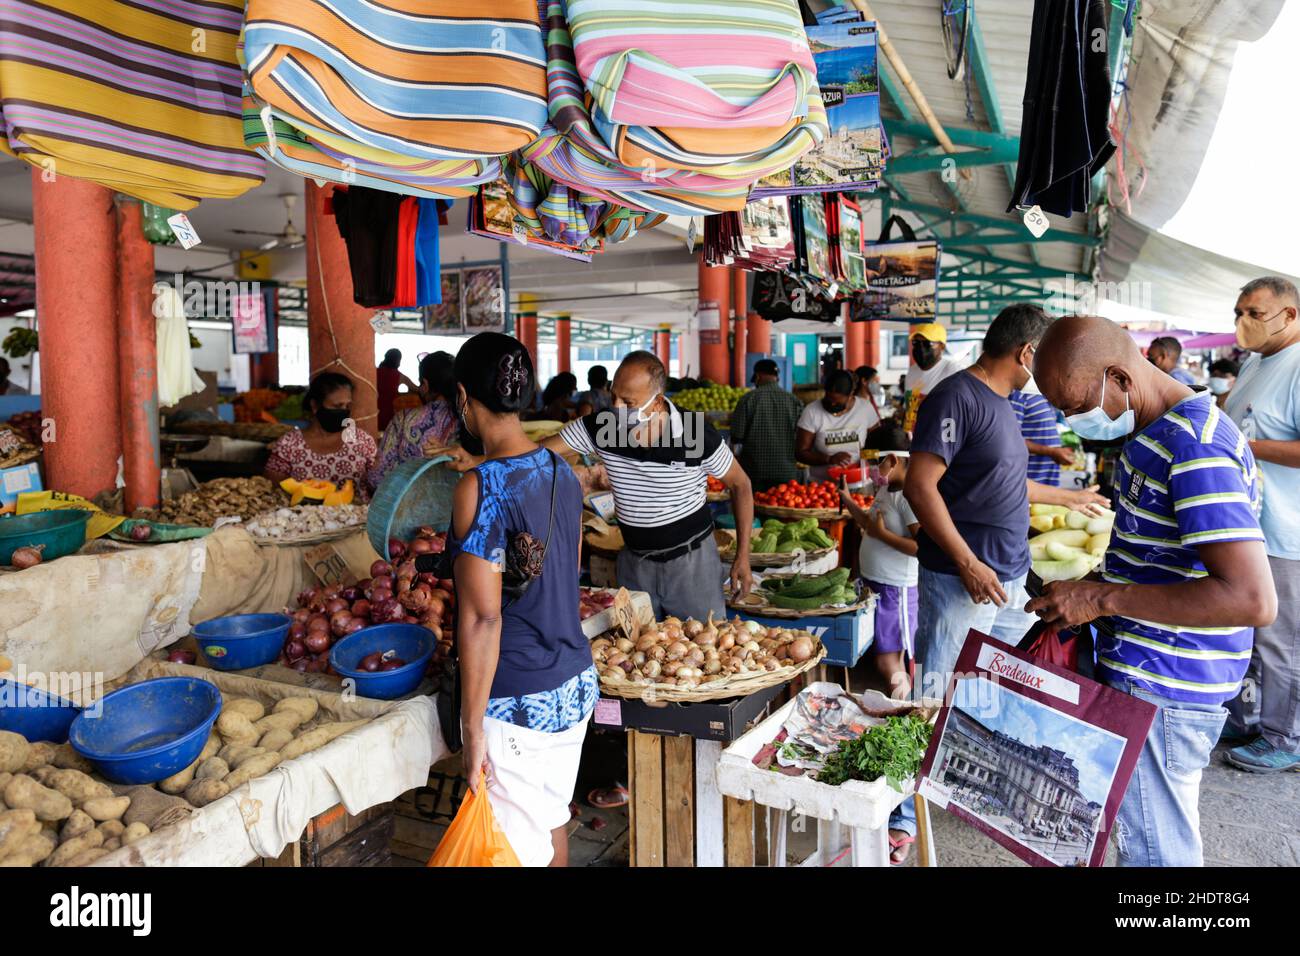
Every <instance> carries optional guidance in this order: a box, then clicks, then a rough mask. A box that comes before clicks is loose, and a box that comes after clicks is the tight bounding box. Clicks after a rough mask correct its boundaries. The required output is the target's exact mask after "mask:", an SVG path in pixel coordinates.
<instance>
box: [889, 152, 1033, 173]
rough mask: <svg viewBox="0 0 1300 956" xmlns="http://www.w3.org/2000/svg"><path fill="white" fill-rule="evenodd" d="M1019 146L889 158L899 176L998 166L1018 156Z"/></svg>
mask: <svg viewBox="0 0 1300 956" xmlns="http://www.w3.org/2000/svg"><path fill="white" fill-rule="evenodd" d="M1019 152H1020V147H1019V146H1014V147H1013V146H1011V145H1010V144H1007V145H1003V146H998V147H996V148H994V149H971V150H967V151H965V152H962V153H941V154H939V155H937V156H936V155H926V156H918V155H916V154H914V153H911V154H908V155H906V156H900V157H898V158H896V159H894V158H891V159H890V160H889V169H890V171H891V172H893V173H896V174H897V175H899V176H906V175H907V174H908V173H938V172H942V171H943V170H945V169H954V168H955V169H964V168H966V167H968V166H998V165H1001V164H1002V163H1005V162H1006V161H1007V157H1008V156H1016V155H1018V154H1019Z"/></svg>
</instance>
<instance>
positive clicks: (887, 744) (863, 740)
mask: <svg viewBox="0 0 1300 956" xmlns="http://www.w3.org/2000/svg"><path fill="white" fill-rule="evenodd" d="M932 730H933V728H932V727H931V726H930V723H929V721H927V720H926V719H925V718H924V717H922V716H921V715H920V714H908V715H907V716H906V717H887V718H886V719H885V722H884V723H883V724H880V725H878V726H875V727H872V728H871V729H870V730H868V731H867V732H866V733H864V734H863V735H862V736H860V737H858V738H857V739H855V740H842V741H840V744H839V746H838V747H836V748H835V750H834V751H833V752H832V753H830V754H828V755H827V756H826V766H825V767H824V768H823V769H822V772H821V773H819V774H818V775H817V780H818V781H819V782H821V783H829V784H831V785H832V786H839V785H840V784H842V783H843V782H844V781H846V780H868V781H870V780H877V779H879V778H880V777H884V778H885V780H886V781H887V782H888V783H889V785H890V786H891V787H893V788H894V789H895V790H897V791H899V792H900V793H901V792H902V790H903V781H904V780H906V779H907V778H909V777H913V776H915V775H916V772H917V770H919V769H920V768H921V760H922V759H923V758H924V757H925V748H926V747H927V746H929V743H930V732H931V731H932Z"/></svg>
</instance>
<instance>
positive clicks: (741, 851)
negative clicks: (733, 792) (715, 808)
mask: <svg viewBox="0 0 1300 956" xmlns="http://www.w3.org/2000/svg"><path fill="white" fill-rule="evenodd" d="M723 805H724V812H725V814H726V821H725V824H724V826H725V827H726V831H727V833H726V844H727V866H753V865H754V803H753V801H752V800H737V799H736V798H735V797H724V798H723Z"/></svg>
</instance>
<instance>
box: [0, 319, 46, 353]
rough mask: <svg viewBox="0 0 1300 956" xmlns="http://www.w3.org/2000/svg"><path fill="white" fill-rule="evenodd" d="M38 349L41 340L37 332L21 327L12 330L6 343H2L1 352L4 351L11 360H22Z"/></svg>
mask: <svg viewBox="0 0 1300 956" xmlns="http://www.w3.org/2000/svg"><path fill="white" fill-rule="evenodd" d="M38 348H39V340H38V339H37V336H36V331H35V330H34V329H27V328H23V327H22V326H21V325H19V326H15V327H14V328H12V329H10V330H9V334H8V335H6V336H5V338H4V341H3V342H0V351H3V352H4V353H5V354H6V355H8V356H9V357H10V358H22V357H23V356H25V355H31V354H32V353H33V352H35V351H36V350H37V349H38Z"/></svg>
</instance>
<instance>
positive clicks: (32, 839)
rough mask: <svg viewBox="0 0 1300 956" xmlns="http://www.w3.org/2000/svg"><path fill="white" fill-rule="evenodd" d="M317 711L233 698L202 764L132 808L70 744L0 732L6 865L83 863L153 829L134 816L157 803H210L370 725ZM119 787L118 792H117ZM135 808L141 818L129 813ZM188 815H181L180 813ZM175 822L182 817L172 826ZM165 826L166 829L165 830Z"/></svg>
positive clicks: (0, 855)
mask: <svg viewBox="0 0 1300 956" xmlns="http://www.w3.org/2000/svg"><path fill="white" fill-rule="evenodd" d="M318 711H319V705H318V704H317V702H316V700H315V699H313V698H310V697H290V698H286V699H284V700H281V701H279V702H277V703H276V705H275V706H274V707H273V708H272V710H271V712H270V713H267V712H266V708H265V707H264V706H263V705H262V704H261V703H259V702H258V701H256V700H252V699H251V698H247V697H240V698H234V699H231V700H227V701H226V702H225V703H224V705H223V706H222V710H221V716H220V717H218V718H217V723H216V727H215V728H214V729H213V731H212V733H211V734H210V735H209V737H208V740H207V743H206V744H205V745H204V747H203V751H202V752H201V753H200V754H199V756H198V759H196V760H195V761H194V762H193V763H191V764H190V765H189V766H188V767H186V768H185V769H184V770H181V771H180V772H179V773H177V774H175V775H173V776H171V777H168V778H167V779H165V780H161V781H159V782H158V783H157V784H155V786H156V787H157V789H158V790H160V791H162V793H163V794H169V795H171V796H170V797H169V798H164V797H162V796H160V795H159V794H158V793H156V792H155V791H154V790H152V789H148V788H144V787H141V788H136V791H135V792H137V793H139V792H140V791H143V793H144V795H146V796H150V797H152V798H153V800H150V801H148V803H149V806H148V807H147V808H146V807H145V806H144V803H145V801H144V800H143V799H140V800H136V801H134V802H138V803H140V804H141V806H140V807H139V808H135V807H133V799H132V797H131V796H129V795H119V794H118V793H117V792H115V791H114V789H113V788H111V787H110V786H109V785H108V784H106V783H104V782H102V781H100V780H97V779H95V778H94V777H92V776H91V773H92V771H93V767H92V765H91V764H90V763H89V762H88V761H87V760H86V759H85V758H84V757H82V756H81V755H80V754H78V753H77V752H76V751H75V750H74V749H73V748H72V746H71V744H58V745H55V744H51V743H43V742H42V743H29V742H28V741H27V739H26V738H24V737H22V736H21V735H19V734H14V733H9V732H8V731H0V867H6V866H35V865H36V864H43V865H45V866H85V865H87V864H89V863H93V862H94V861H95V860H97V859H99V858H100V857H101V856H105V855H106V854H108V853H111V852H112V851H114V850H116V849H118V848H119V847H123V846H130V845H131V844H132V843H135V842H136V841H137V840H140V839H141V838H142V837H145V836H147V835H148V834H149V833H150V832H151V831H150V827H149V825H148V823H145V822H143V821H142V820H139V819H135V820H132V819H131V818H132V816H137V817H138V816H142V815H143V816H145V817H146V819H155V823H156V822H157V818H156V817H150V816H148V814H150V813H156V811H157V810H158V808H159V804H158V803H157V802H156V801H163V802H164V805H165V801H166V800H168V799H170V801H171V802H172V803H173V804H175V805H177V806H179V807H181V809H182V810H183V811H184V812H185V813H188V812H189V810H188V809H187V808H185V805H184V803H182V802H181V801H182V800H184V801H185V802H186V803H188V804H190V805H191V806H193V807H203V806H206V805H207V804H209V803H211V802H212V801H214V800H217V799H219V798H221V797H224V796H225V795H226V794H228V793H230V792H231V791H232V790H234V789H235V788H237V787H239V786H240V785H241V784H244V783H247V782H248V781H249V780H252V779H254V778H256V777H260V776H261V775H262V774H264V773H267V772H269V771H270V770H272V769H274V768H275V767H276V766H278V765H279V764H280V763H282V762H283V761H286V760H292V759H293V758H294V757H300V756H302V755H303V754H306V753H310V752H311V751H313V750H316V749H317V748H319V747H323V746H324V745H325V744H327V743H329V742H330V741H332V740H334V739H335V738H336V737H340V736H342V735H343V734H345V733H347V732H348V731H349V730H352V729H354V728H356V727H359V726H360V725H361V724H363V723H365V721H364V720H356V721H340V722H333V723H318V724H317V725H316V726H314V727H310V728H309V727H308V725H309V724H311V723H312V722H313V721H315V720H316V718H317V716H318ZM119 789H120V788H119ZM133 810H137V812H136V813H134V814H133V813H132V811H133ZM182 815H183V814H182ZM172 819H176V817H175V815H174V814H173V815H171V816H169V817H168V821H169V822H170V820H172ZM158 825H161V824H158Z"/></svg>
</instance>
